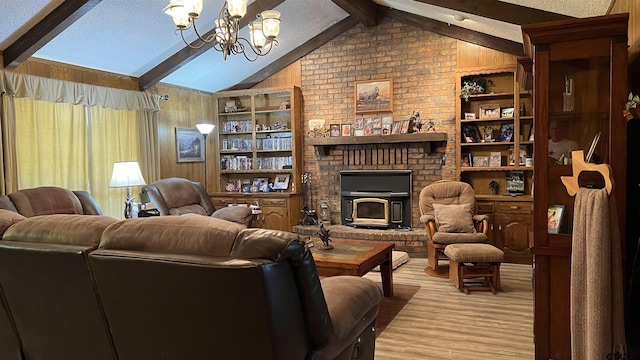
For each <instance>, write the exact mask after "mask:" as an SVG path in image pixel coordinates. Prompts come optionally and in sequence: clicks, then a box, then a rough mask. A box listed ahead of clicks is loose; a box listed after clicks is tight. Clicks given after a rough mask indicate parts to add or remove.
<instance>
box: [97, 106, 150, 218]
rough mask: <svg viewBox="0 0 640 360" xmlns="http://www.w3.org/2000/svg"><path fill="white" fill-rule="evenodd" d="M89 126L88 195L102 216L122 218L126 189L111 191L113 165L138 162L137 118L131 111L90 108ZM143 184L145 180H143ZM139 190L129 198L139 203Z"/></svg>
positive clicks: (134, 190)
mask: <svg viewBox="0 0 640 360" xmlns="http://www.w3.org/2000/svg"><path fill="white" fill-rule="evenodd" d="M89 117H90V119H91V120H90V124H91V154H92V156H91V161H92V164H91V169H92V176H91V178H92V182H91V185H92V186H91V190H92V191H91V194H92V195H93V197H94V198H95V199H96V201H97V202H98V204H100V207H101V209H102V212H103V213H104V214H105V215H109V216H113V217H115V218H118V219H122V218H124V199H125V195H126V189H125V188H110V187H109V182H110V181H111V173H112V170H113V163H114V162H116V161H138V162H139V161H140V155H139V154H140V153H139V151H138V116H137V112H136V111H134V110H114V109H108V108H103V107H99V106H93V107H91V108H90V116H89ZM145 180H147V179H146V178H145ZM139 193H140V187H132V188H131V194H132V195H134V196H136V199H135V200H134V201H136V202H138V201H139V200H140V196H139Z"/></svg>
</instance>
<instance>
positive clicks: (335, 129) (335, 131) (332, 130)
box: [329, 124, 340, 136]
mask: <svg viewBox="0 0 640 360" xmlns="http://www.w3.org/2000/svg"><path fill="white" fill-rule="evenodd" d="M329 136H340V124H331V125H329Z"/></svg>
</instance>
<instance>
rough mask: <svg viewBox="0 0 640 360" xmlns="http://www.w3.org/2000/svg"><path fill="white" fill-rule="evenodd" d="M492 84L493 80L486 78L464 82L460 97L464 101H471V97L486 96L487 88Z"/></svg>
mask: <svg viewBox="0 0 640 360" xmlns="http://www.w3.org/2000/svg"><path fill="white" fill-rule="evenodd" d="M491 84H492V82H491V80H488V79H485V78H472V79H469V80H463V82H462V88H461V89H460V97H461V98H463V99H464V101H469V96H471V95H476V94H485V93H486V91H487V87H488V86H489V85H491Z"/></svg>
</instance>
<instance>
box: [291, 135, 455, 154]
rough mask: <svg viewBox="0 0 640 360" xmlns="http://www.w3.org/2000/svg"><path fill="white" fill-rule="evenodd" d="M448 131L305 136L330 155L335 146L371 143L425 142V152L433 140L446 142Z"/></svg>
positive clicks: (319, 149)
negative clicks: (330, 150)
mask: <svg viewBox="0 0 640 360" xmlns="http://www.w3.org/2000/svg"><path fill="white" fill-rule="evenodd" d="M447 139H448V135H447V133H439V132H433V133H413V134H391V135H369V136H335V137H318V138H305V139H304V140H305V142H306V143H307V144H309V145H313V146H315V147H316V150H317V151H318V152H319V153H320V154H322V155H328V154H329V149H330V148H332V147H335V146H349V145H370V144H408V143H424V146H425V152H428V153H430V152H431V143H432V142H446V141H447Z"/></svg>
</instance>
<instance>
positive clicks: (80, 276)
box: [0, 215, 127, 360]
mask: <svg viewBox="0 0 640 360" xmlns="http://www.w3.org/2000/svg"><path fill="white" fill-rule="evenodd" d="M114 222H116V219H113V218H110V217H106V216H84V215H42V216H34V217H31V218H26V219H24V220H22V221H19V222H17V223H15V224H13V225H11V226H10V227H9V228H8V229H7V231H6V232H5V233H4V235H3V238H2V240H1V241H0V285H1V286H2V290H3V293H4V297H5V300H6V303H7V305H8V308H9V313H10V314H11V315H12V316H13V320H14V321H15V325H16V329H17V332H18V334H19V336H20V339H21V340H22V344H23V348H24V354H25V358H26V359H69V360H71V359H77V360H84V359H101V360H114V359H117V356H116V353H115V349H114V348H113V344H112V340H111V335H110V333H109V326H108V324H107V322H106V319H105V317H104V313H103V311H102V306H101V304H100V299H99V297H98V296H97V293H96V291H95V285H94V282H93V276H92V274H91V271H90V269H89V266H88V259H87V257H88V255H87V254H88V253H89V252H90V251H92V250H94V249H95V248H96V247H97V246H98V243H99V241H100V237H101V235H102V232H103V230H104V229H105V228H106V227H107V226H108V225H110V224H112V223H114ZM122 296H123V297H126V296H127V294H126V293H123V294H122ZM2 345H4V342H3V343H2ZM0 346H1V345H0ZM3 359H4V357H3Z"/></svg>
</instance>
